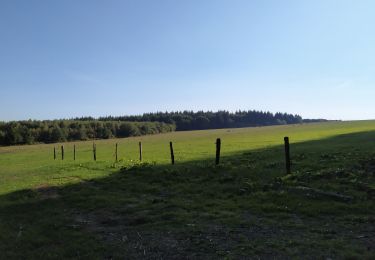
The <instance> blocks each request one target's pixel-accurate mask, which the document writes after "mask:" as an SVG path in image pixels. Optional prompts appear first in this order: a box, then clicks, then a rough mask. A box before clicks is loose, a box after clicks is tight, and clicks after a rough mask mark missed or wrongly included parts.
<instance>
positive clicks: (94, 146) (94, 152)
mask: <svg viewBox="0 0 375 260" xmlns="http://www.w3.org/2000/svg"><path fill="white" fill-rule="evenodd" d="M92 151H93V154H94V161H96V144H95V143H94V144H93V145H92Z"/></svg>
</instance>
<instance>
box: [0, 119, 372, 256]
mask: <svg viewBox="0 0 375 260" xmlns="http://www.w3.org/2000/svg"><path fill="white" fill-rule="evenodd" d="M284 136H289V137H290V140H291V152H292V161H293V173H292V174H291V175H286V174H285V170H284V161H283V158H284V154H283V137H284ZM218 137H220V138H221V139H222V161H221V164H220V166H215V165H214V154H215V140H216V138H218ZM139 141H142V143H143V150H144V153H143V158H144V162H143V163H139V162H138V142H139ZM169 141H173V143H174V149H175V157H176V165H174V166H172V165H170V157H169ZM115 143H118V144H119V154H120V158H121V160H120V162H118V163H115V162H114V159H115V158H114V150H115ZM74 144H75V145H76V146H77V160H76V161H73V153H72V150H73V149H72V148H73V145H74ZM96 144H97V150H98V152H97V153H98V154H97V157H98V160H97V161H96V162H94V161H93V160H92V151H91V149H92V142H77V143H65V144H64V146H65V151H66V152H65V160H64V161H61V160H60V154H58V160H56V161H54V160H53V147H54V146H56V147H59V145H58V144H51V145H32V146H15V147H1V148H0V258H4V259H9V258H27V259H29V258H38V259H40V258H83V259H103V258H115V259H118V258H135V259H138V258H152V259H155V258H164V259H171V258H172V259H181V258H185V257H189V258H203V259H207V258H224V259H232V258H242V257H247V256H251V257H253V258H259V257H260V258H275V257H276V258H290V257H292V258H293V257H295V258H314V259H315V258H368V259H370V258H374V257H375V251H374V250H375V247H374V244H375V237H374V226H375V218H374V216H375V203H374V193H375V121H357V122H328V123H318V124H305V125H289V126H273V127H258V128H243V129H223V130H209V131H192V132H176V133H169V134H162V135H155V136H144V137H139V138H127V139H113V140H100V141H96ZM60 145H61V144H60Z"/></svg>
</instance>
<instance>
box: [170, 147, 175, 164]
mask: <svg viewBox="0 0 375 260" xmlns="http://www.w3.org/2000/svg"><path fill="white" fill-rule="evenodd" d="M169 147H170V148H171V161H172V165H174V152H173V143H172V142H170V143H169Z"/></svg>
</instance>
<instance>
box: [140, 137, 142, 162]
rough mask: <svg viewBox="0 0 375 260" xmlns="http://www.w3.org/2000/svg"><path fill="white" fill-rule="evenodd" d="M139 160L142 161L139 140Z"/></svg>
mask: <svg viewBox="0 0 375 260" xmlns="http://www.w3.org/2000/svg"><path fill="white" fill-rule="evenodd" d="M139 160H140V161H141V162H142V142H139Z"/></svg>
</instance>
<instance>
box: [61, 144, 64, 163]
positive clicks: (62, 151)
mask: <svg viewBox="0 0 375 260" xmlns="http://www.w3.org/2000/svg"><path fill="white" fill-rule="evenodd" d="M61 160H63V161H64V146H63V145H62V146H61Z"/></svg>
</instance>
